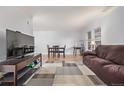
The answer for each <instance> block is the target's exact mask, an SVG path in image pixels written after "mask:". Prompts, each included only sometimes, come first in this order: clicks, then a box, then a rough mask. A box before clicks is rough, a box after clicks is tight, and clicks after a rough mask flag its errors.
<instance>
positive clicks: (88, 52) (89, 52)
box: [83, 51, 96, 56]
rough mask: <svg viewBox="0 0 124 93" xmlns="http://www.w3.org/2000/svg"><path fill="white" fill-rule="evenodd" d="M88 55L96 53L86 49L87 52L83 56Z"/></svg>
mask: <svg viewBox="0 0 124 93" xmlns="http://www.w3.org/2000/svg"><path fill="white" fill-rule="evenodd" d="M87 55H93V56H96V53H95V51H86V52H84V53H83V56H87Z"/></svg>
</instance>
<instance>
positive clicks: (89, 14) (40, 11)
mask: <svg viewBox="0 0 124 93" xmlns="http://www.w3.org/2000/svg"><path fill="white" fill-rule="evenodd" d="M23 8H25V11H26V12H27V13H28V14H29V15H32V16H33V29H34V31H47V30H78V29H80V28H81V27H83V26H85V25H86V24H87V23H88V22H89V21H90V20H92V19H95V18H96V17H99V16H101V15H102V14H103V13H106V12H107V11H108V10H110V8H112V7H106V6H30V7H23Z"/></svg>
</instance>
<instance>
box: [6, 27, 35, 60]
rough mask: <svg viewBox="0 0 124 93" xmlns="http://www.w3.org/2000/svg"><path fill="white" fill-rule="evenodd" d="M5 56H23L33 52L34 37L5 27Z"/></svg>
mask: <svg viewBox="0 0 124 93" xmlns="http://www.w3.org/2000/svg"><path fill="white" fill-rule="evenodd" d="M6 46H7V58H12V57H24V55H26V54H28V53H33V52H34V37H33V36H30V35H27V34H24V33H21V32H19V31H13V30H9V29H6Z"/></svg>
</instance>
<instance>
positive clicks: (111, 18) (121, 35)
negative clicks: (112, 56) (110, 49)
mask: <svg viewBox="0 0 124 93" xmlns="http://www.w3.org/2000/svg"><path fill="white" fill-rule="evenodd" d="M101 27H102V38H101V39H102V44H123V45H124V7H118V8H116V9H115V10H114V11H112V12H111V13H109V14H108V15H106V17H105V18H104V20H103V24H102V25H101Z"/></svg>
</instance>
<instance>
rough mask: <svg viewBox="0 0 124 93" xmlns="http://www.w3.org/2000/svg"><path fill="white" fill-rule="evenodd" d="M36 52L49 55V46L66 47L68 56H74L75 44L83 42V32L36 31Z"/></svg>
mask: <svg viewBox="0 0 124 93" xmlns="http://www.w3.org/2000/svg"><path fill="white" fill-rule="evenodd" d="M34 36H35V52H41V53H43V54H47V44H48V45H51V46H52V45H54V44H59V45H60V46H64V45H66V54H72V53H73V49H72V47H73V46H74V42H78V41H79V40H82V38H83V37H82V32H81V31H34Z"/></svg>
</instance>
